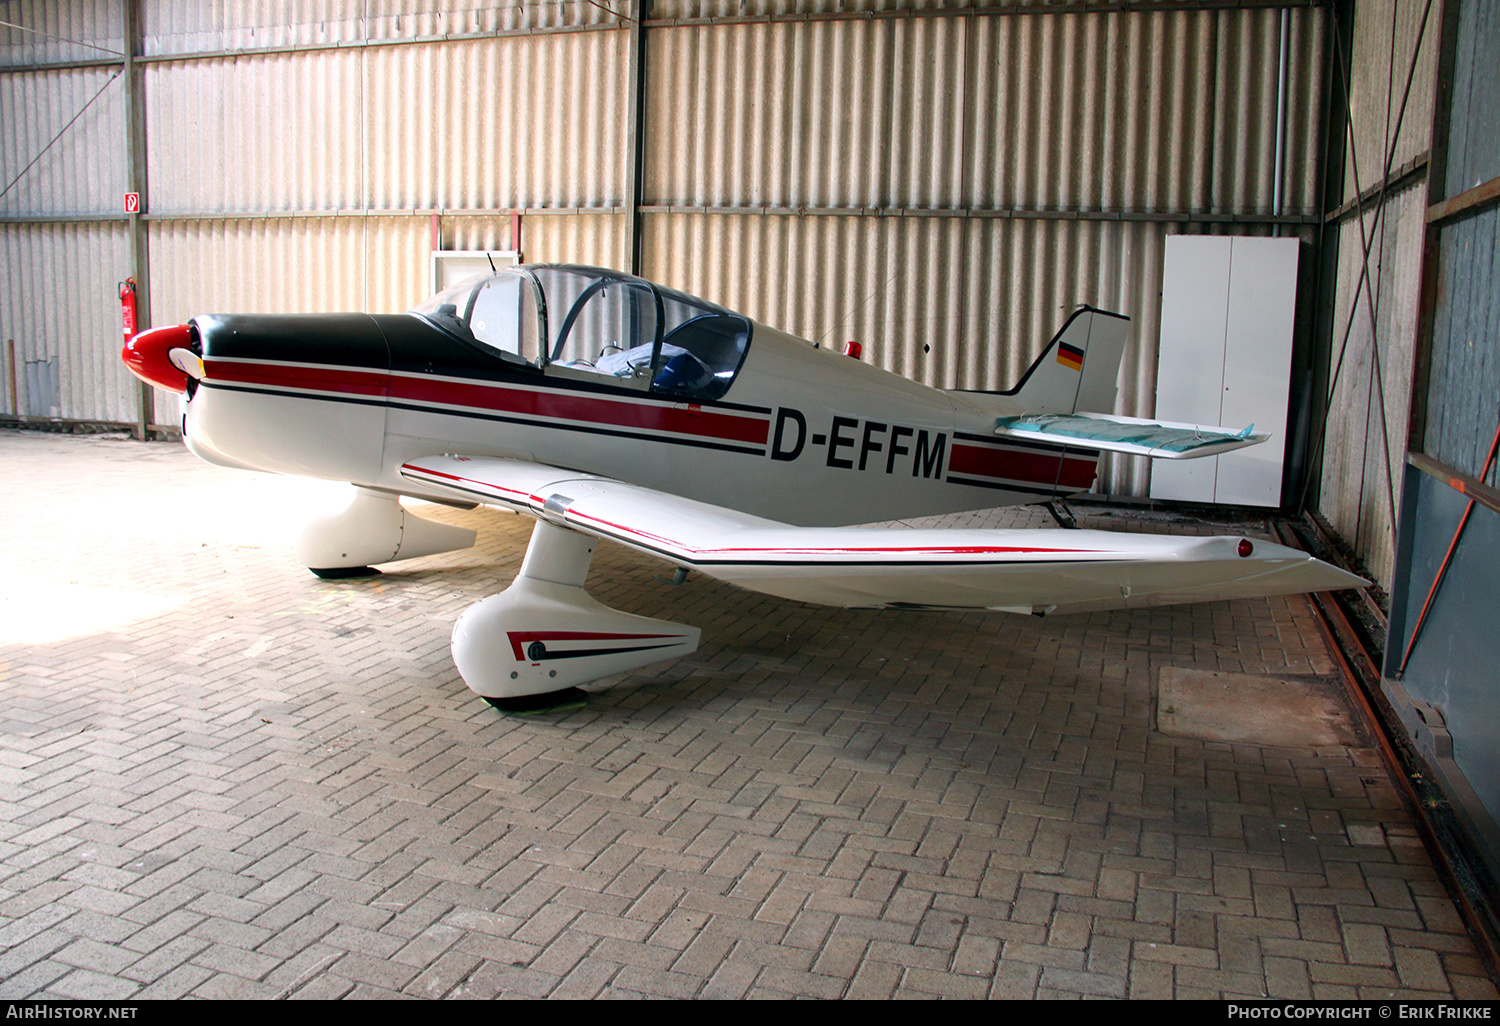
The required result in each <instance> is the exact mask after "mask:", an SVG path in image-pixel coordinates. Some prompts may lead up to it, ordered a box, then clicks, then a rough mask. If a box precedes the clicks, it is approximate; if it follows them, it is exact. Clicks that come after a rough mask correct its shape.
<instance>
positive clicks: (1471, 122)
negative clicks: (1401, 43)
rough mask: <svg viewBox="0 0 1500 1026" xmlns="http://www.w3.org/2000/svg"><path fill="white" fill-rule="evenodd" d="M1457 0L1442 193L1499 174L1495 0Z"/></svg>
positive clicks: (1499, 58) (1498, 18)
mask: <svg viewBox="0 0 1500 1026" xmlns="http://www.w3.org/2000/svg"><path fill="white" fill-rule="evenodd" d="M1456 2H1458V3H1459V5H1460V7H1459V33H1458V44H1457V46H1456V47H1455V48H1454V49H1455V50H1456V53H1455V54H1454V68H1453V111H1452V116H1451V118H1450V119H1449V120H1450V128H1449V134H1448V168H1447V176H1446V188H1445V190H1444V191H1445V195H1444V196H1442V197H1437V198H1442V199H1447V198H1448V197H1450V196H1456V195H1458V194H1459V193H1461V192H1463V191H1464V190H1466V189H1472V188H1474V186H1476V185H1479V184H1480V183H1481V182H1487V181H1489V180H1490V179H1491V178H1497V177H1500V104H1497V103H1496V102H1495V83H1496V82H1497V81H1500V5H1496V4H1495V3H1493V2H1492V0H1456Z"/></svg>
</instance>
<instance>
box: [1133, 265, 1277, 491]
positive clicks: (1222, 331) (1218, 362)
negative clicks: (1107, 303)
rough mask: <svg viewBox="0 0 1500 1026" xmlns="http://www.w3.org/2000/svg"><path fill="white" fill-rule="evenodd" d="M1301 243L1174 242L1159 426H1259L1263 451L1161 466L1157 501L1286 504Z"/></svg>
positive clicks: (1164, 313)
mask: <svg viewBox="0 0 1500 1026" xmlns="http://www.w3.org/2000/svg"><path fill="white" fill-rule="evenodd" d="M1299 247H1300V243H1299V242H1298V241H1297V240H1296V239H1260V238H1237V237H1227V236H1222V235H1170V236H1168V237H1167V247H1166V258H1165V268H1164V273H1163V276H1162V291H1161V345H1160V348H1159V352H1158V369H1157V377H1156V416H1157V418H1158V419H1160V420H1175V421H1186V422H1188V423H1192V424H1217V425H1222V426H1223V427H1225V428H1227V429H1229V430H1231V431H1238V430H1240V429H1241V428H1244V427H1246V426H1247V425H1250V424H1254V425H1255V429H1256V430H1257V431H1269V432H1271V437H1270V438H1269V439H1268V440H1267V441H1265V442H1262V443H1261V444H1260V445H1253V446H1250V447H1249V448H1246V449H1239V450H1236V451H1234V452H1230V453H1225V454H1224V455H1222V456H1208V457H1204V458H1203V459H1196V460H1172V461H1167V460H1157V461H1155V462H1154V463H1153V464H1152V467H1151V497H1152V498H1153V499H1178V500H1182V501H1188V502H1202V503H1212V504H1223V505H1233V506H1280V505H1281V472H1282V463H1283V459H1284V456H1285V454H1286V429H1287V398H1288V394H1289V390H1290V383H1291V382H1290V378H1291V368H1292V332H1293V328H1294V325H1295V319H1296V312H1297V259H1298V255H1299V253H1298V251H1299Z"/></svg>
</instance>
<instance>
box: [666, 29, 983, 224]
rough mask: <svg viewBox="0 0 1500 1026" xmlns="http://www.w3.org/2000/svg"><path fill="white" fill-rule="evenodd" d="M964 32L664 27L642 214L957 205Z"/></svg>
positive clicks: (936, 30)
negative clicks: (686, 209)
mask: <svg viewBox="0 0 1500 1026" xmlns="http://www.w3.org/2000/svg"><path fill="white" fill-rule="evenodd" d="M964 37H965V22H964V21H963V20H962V19H957V18H930V19H910V20H895V19H880V20H873V21H844V22H829V21H823V22H796V23H790V24H788V23H782V24H751V25H729V26H722V27H718V26H716V27H712V28H707V27H702V26H698V27H691V28H681V29H661V30H655V31H653V33H652V49H651V57H650V60H651V62H652V63H651V73H650V74H649V76H648V81H649V87H648V88H649V93H648V101H647V102H648V104H649V105H650V106H649V109H650V110H651V111H652V113H653V117H652V118H651V119H650V120H649V122H648V124H649V126H650V128H649V132H650V134H649V137H648V141H647V144H646V145H647V150H646V152H647V172H646V183H647V184H646V196H647V202H648V203H652V204H663V205H704V204H711V205H722V206H744V205H752V204H758V203H763V204H772V205H783V206H797V207H849V206H854V207H859V206H920V207H933V206H955V205H958V200H959V169H960V167H961V153H962V143H963V123H962V115H963V95H964V91H963V80H962V71H963V68H964V64H965V62H964V61H963V60H962V57H961V55H962V53H963V51H964V48H965V45H966V44H965V41H964Z"/></svg>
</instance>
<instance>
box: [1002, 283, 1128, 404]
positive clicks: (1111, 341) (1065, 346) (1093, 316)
mask: <svg viewBox="0 0 1500 1026" xmlns="http://www.w3.org/2000/svg"><path fill="white" fill-rule="evenodd" d="M1129 328H1130V318H1128V317H1123V316H1121V315H1120V314H1113V313H1106V312H1105V311H1103V310H1095V309H1094V308H1093V307H1090V306H1085V307H1082V308H1080V309H1079V310H1077V311H1075V312H1074V314H1073V316H1071V317H1069V318H1068V321H1067V323H1066V324H1064V325H1063V326H1062V330H1061V331H1059V332H1058V333H1057V334H1056V335H1055V336H1053V338H1052V341H1051V342H1049V343H1048V344H1047V347H1046V348H1045V349H1043V350H1042V355H1041V356H1039V357H1037V358H1036V362H1035V363H1033V364H1032V365H1031V366H1030V367H1029V368H1028V369H1027V371H1026V373H1025V374H1023V375H1022V376H1021V380H1020V382H1019V383H1018V384H1017V385H1016V386H1015V387H1014V388H1011V389H1008V390H1006V391H1004V392H991V393H988V394H990V395H1003V396H1008V397H1010V398H1011V399H1013V400H1014V402H1015V404H1016V406H1017V408H1018V409H1020V410H1022V411H1024V412H1025V413H1028V414H1041V413H1079V412H1088V413H1112V412H1113V411H1114V408H1115V390H1116V389H1115V382H1116V379H1117V378H1118V377H1119V374H1120V356H1121V354H1122V353H1124V351H1125V336H1126V334H1127V333H1128V331H1129Z"/></svg>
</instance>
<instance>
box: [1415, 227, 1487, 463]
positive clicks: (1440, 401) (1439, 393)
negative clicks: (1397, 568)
mask: <svg viewBox="0 0 1500 1026" xmlns="http://www.w3.org/2000/svg"><path fill="white" fill-rule="evenodd" d="M1440 247H1441V248H1440V253H1439V259H1440V260H1441V261H1442V267H1443V284H1444V286H1445V287H1444V288H1443V289H1442V290H1441V291H1440V292H1439V293H1438V301H1437V310H1436V312H1435V313H1436V316H1435V317H1434V320H1433V331H1432V351H1431V355H1430V360H1431V364H1430V367H1431V369H1430V372H1429V378H1428V392H1429V395H1430V396H1431V398H1430V399H1429V400H1428V403H1427V426H1426V432H1425V433H1424V435H1423V445H1422V449H1423V451H1424V452H1426V453H1427V455H1429V456H1431V457H1433V458H1434V459H1438V460H1441V461H1442V462H1444V463H1446V464H1447V465H1448V466H1450V467H1453V468H1454V469H1456V470H1459V471H1462V472H1463V473H1465V474H1469V475H1471V476H1473V477H1478V476H1479V475H1480V474H1481V473H1482V472H1483V470H1484V461H1485V457H1486V456H1487V455H1488V453H1489V447H1490V442H1491V441H1492V440H1493V439H1494V437H1495V429H1496V420H1497V418H1500V295H1496V291H1495V279H1496V273H1495V272H1496V266H1495V264H1496V255H1497V254H1500V209H1496V208H1494V207H1491V208H1490V209H1489V210H1486V211H1484V212H1483V213H1480V214H1476V215H1474V216H1473V217H1469V218H1465V219H1464V220H1462V221H1458V222H1457V223H1455V224H1452V225H1449V226H1447V227H1445V228H1444V229H1443V232H1442V239H1441V243H1440ZM1485 480H1486V482H1487V483H1489V484H1491V485H1500V467H1491V468H1490V473H1489V475H1488V477H1486V478H1485Z"/></svg>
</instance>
